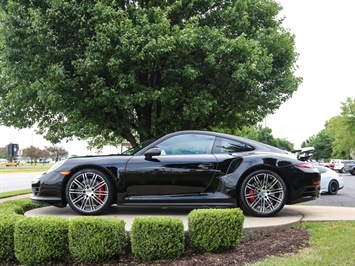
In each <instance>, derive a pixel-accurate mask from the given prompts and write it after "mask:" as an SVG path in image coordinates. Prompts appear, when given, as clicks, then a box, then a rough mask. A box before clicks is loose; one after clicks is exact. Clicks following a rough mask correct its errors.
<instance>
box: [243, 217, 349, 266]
mask: <svg viewBox="0 0 355 266" xmlns="http://www.w3.org/2000/svg"><path fill="white" fill-rule="evenodd" d="M301 226H303V227H304V228H307V229H308V230H309V231H310V233H311V240H310V247H308V248H305V249H303V250H301V251H300V252H298V253H297V254H292V255H286V256H283V257H269V258H267V259H266V260H263V261H261V262H259V263H256V264H248V265H275V266H278V265H279V266H281V265H282V266H283V265H297V266H298V265H299V266H309V265H324V266H326V265H355V256H354V253H355V237H354V236H355V221H338V222H302V223H301Z"/></svg>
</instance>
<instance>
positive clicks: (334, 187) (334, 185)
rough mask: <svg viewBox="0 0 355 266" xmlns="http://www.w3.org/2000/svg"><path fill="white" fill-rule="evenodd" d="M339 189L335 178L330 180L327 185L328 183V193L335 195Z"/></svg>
mask: <svg viewBox="0 0 355 266" xmlns="http://www.w3.org/2000/svg"><path fill="white" fill-rule="evenodd" d="M338 190H339V184H338V182H337V181H336V180H334V179H333V180H330V182H329V185H328V194H330V195H336V194H337V193H338Z"/></svg>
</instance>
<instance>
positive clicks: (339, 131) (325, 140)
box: [302, 97, 355, 160]
mask: <svg viewBox="0 0 355 266" xmlns="http://www.w3.org/2000/svg"><path fill="white" fill-rule="evenodd" d="M341 110H342V112H341V114H340V115H339V116H334V117H332V118H331V119H329V121H327V122H326V123H325V128H324V129H323V130H322V131H320V132H319V133H318V134H317V135H313V136H312V137H310V138H309V139H307V140H306V141H305V142H303V143H302V147H305V146H313V147H314V148H315V151H314V158H315V159H316V160H319V159H331V158H340V159H349V158H350V157H351V152H352V151H354V150H355V134H354V132H355V98H351V97H347V98H346V100H345V101H344V102H341Z"/></svg>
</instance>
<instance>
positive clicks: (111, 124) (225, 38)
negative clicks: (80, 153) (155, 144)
mask: <svg viewBox="0 0 355 266" xmlns="http://www.w3.org/2000/svg"><path fill="white" fill-rule="evenodd" d="M5 3H6V1H5ZM280 10H281V7H280V6H279V5H278V4H277V3H276V2H275V1H273V0H263V1H252V0H242V1H235V0H229V1H213V0H176V1H174V0H168V1H160V0H159V1H153V0H145V1H144V0H143V1H137V0H117V1H111V0H110V1H109V0H102V1H94V0H87V1H76V0H74V1H68V0H60V1H52V0H36V1H27V0H9V1H7V3H6V7H5V8H4V12H2V21H1V23H0V49H1V53H0V54H1V55H0V56H1V58H0V71H1V72H0V75H1V76H0V78H1V79H0V124H4V125H7V126H9V125H11V126H14V127H17V128H26V127H32V126H33V125H36V126H37V127H38V129H39V133H41V134H45V137H46V138H47V139H48V140H50V141H52V142H53V143H56V142H58V141H59V140H61V139H63V138H72V137H73V136H76V137H78V138H80V139H89V140H91V143H92V145H94V146H99V145H100V144H101V145H102V144H103V143H111V144H112V143H117V142H120V140H122V138H123V139H127V140H128V141H129V142H130V143H131V144H132V145H135V144H136V143H137V142H139V141H143V140H145V139H147V138H150V137H152V136H154V135H159V134H162V133H166V132H169V131H175V130H181V129H211V128H213V127H219V128H221V129H226V130H227V129H231V128H236V127H238V128H241V127H242V126H245V125H253V124H256V123H257V122H258V121H261V120H262V119H263V118H264V117H265V116H266V115H268V114H270V113H272V112H273V111H275V110H277V109H278V107H279V106H280V105H281V104H282V103H283V102H284V101H286V100H287V99H288V98H290V97H291V95H292V93H293V92H294V91H295V90H296V89H297V87H298V85H299V83H300V81H301V79H300V78H298V77H296V76H295V75H294V71H295V68H296V65H295V62H296V60H297V56H298V55H297V53H296V51H295V48H294V36H293V35H292V34H291V33H290V32H289V31H288V30H286V29H284V28H283V26H282V19H279V18H277V16H278V13H279V11H280Z"/></svg>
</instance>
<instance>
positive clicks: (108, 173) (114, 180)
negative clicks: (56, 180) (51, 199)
mask: <svg viewBox="0 0 355 266" xmlns="http://www.w3.org/2000/svg"><path fill="white" fill-rule="evenodd" d="M84 169H94V170H97V171H100V172H102V173H104V174H106V176H107V177H108V178H109V179H110V181H111V183H112V185H113V189H114V195H113V203H115V202H117V189H118V182H117V177H115V176H114V175H113V173H112V172H111V171H109V170H108V169H107V168H105V167H103V166H100V165H92V164H88V165H80V166H78V167H75V168H73V169H71V170H70V174H68V175H66V176H65V177H64V179H63V183H62V191H61V193H62V195H64V197H63V199H62V201H63V203H64V204H65V205H66V204H67V203H68V201H67V198H66V196H65V195H66V194H65V188H66V186H67V184H68V181H69V179H70V178H71V177H72V176H73V175H74V174H76V173H77V172H79V171H81V170H84Z"/></svg>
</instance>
